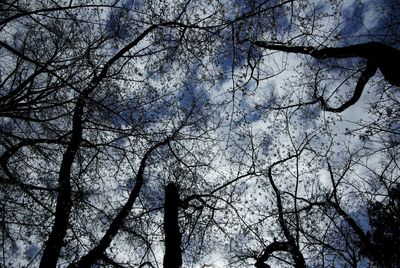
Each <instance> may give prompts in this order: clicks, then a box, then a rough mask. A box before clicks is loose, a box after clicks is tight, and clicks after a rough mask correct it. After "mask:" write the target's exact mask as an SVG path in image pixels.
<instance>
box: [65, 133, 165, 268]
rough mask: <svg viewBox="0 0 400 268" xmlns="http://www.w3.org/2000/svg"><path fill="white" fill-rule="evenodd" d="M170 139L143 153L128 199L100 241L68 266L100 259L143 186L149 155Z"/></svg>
mask: <svg viewBox="0 0 400 268" xmlns="http://www.w3.org/2000/svg"><path fill="white" fill-rule="evenodd" d="M170 140H171V138H168V139H166V140H164V141H162V142H159V143H157V144H155V145H154V146H152V147H151V148H150V149H149V150H148V151H147V152H146V153H145V155H144V156H143V158H142V161H141V162H140V167H139V170H138V173H137V175H136V183H135V186H134V187H133V190H132V191H131V193H130V195H129V198H128V201H127V202H126V203H125V204H124V206H123V207H122V208H121V210H120V211H119V213H118V214H117V216H116V217H115V218H114V220H113V221H112V222H111V224H110V227H109V228H108V230H107V231H106V233H105V234H104V235H103V237H102V238H101V240H100V242H99V243H98V244H97V245H96V246H95V247H94V248H93V249H92V250H90V251H89V252H88V253H87V254H86V255H85V256H83V257H82V258H81V259H80V260H79V261H77V262H76V263H73V264H71V265H70V266H69V267H73V268H77V267H79V268H83V267H85V268H89V267H91V266H92V265H93V264H94V263H95V262H96V261H97V260H99V259H101V258H102V257H103V256H104V252H105V250H106V249H107V248H108V246H109V245H110V244H111V242H112V240H113V239H114V237H115V235H116V234H117V233H118V231H119V230H120V229H121V227H122V225H123V224H124V221H125V219H126V217H127V216H128V214H129V212H130V211H131V209H132V206H133V204H134V203H135V201H136V198H137V197H138V196H139V193H140V190H141V188H142V186H143V180H144V170H145V167H146V161H147V159H148V158H149V157H150V155H151V153H152V152H153V151H155V150H156V149H157V148H159V147H161V146H163V145H166V144H167V143H168V142H170Z"/></svg>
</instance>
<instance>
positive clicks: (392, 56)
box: [254, 41, 400, 86]
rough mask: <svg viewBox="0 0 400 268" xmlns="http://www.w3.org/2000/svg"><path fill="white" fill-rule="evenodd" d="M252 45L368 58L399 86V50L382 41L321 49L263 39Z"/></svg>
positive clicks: (320, 55)
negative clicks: (270, 41)
mask: <svg viewBox="0 0 400 268" xmlns="http://www.w3.org/2000/svg"><path fill="white" fill-rule="evenodd" d="M254 45H256V46H258V47H263V48H267V49H271V50H279V51H284V52H288V53H298V54H307V55H310V56H312V57H314V58H316V59H329V58H336V59H340V58H356V57H360V58H365V59H368V60H370V61H371V63H374V64H375V65H376V66H377V67H378V68H379V69H380V70H381V72H382V74H383V76H384V77H385V79H386V80H387V81H388V82H389V83H391V84H393V85H396V86H400V75H399V72H398V66H399V62H400V50H398V49H396V48H394V47H391V46H388V45H386V44H383V43H377V42H369V43H364V44H357V45H352V46H346V47H334V48H331V47H328V48H321V49H317V48H314V47H303V46H286V45H281V44H275V43H269V42H263V41H256V42H254Z"/></svg>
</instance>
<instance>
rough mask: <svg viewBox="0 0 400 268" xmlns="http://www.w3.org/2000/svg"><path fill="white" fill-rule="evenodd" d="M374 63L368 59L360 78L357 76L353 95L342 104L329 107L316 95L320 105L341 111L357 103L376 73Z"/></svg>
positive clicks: (328, 109) (331, 110)
mask: <svg viewBox="0 0 400 268" xmlns="http://www.w3.org/2000/svg"><path fill="white" fill-rule="evenodd" d="M377 69H378V68H377V66H376V64H374V63H372V61H371V60H368V62H367V66H366V67H365V70H364V71H363V72H362V74H361V76H360V78H358V81H357V85H356V88H355V89H354V92H353V96H352V97H351V98H350V99H349V100H348V101H346V102H345V103H344V104H342V105H341V106H339V107H337V108H333V107H330V106H329V105H328V104H327V103H326V101H325V100H324V98H323V97H322V96H320V97H318V100H319V102H320V103H321V107H322V109H323V110H325V111H329V112H335V113H341V112H343V111H344V110H346V109H347V108H349V107H350V106H352V105H354V104H356V103H357V101H358V100H359V99H360V98H361V95H362V93H363V91H364V87H365V85H366V84H367V82H368V80H369V79H370V78H371V77H372V76H373V75H374V74H375V73H376V70H377Z"/></svg>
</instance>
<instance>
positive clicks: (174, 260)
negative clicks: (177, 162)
mask: <svg viewBox="0 0 400 268" xmlns="http://www.w3.org/2000/svg"><path fill="white" fill-rule="evenodd" d="M179 200H180V199H179V192H178V188H177V187H176V185H175V184H174V183H172V182H171V183H169V184H168V185H167V187H166V189H165V205H164V234H165V255H164V267H165V268H179V267H182V250H181V237H182V235H181V233H180V231H179V223H178V208H179Z"/></svg>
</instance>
